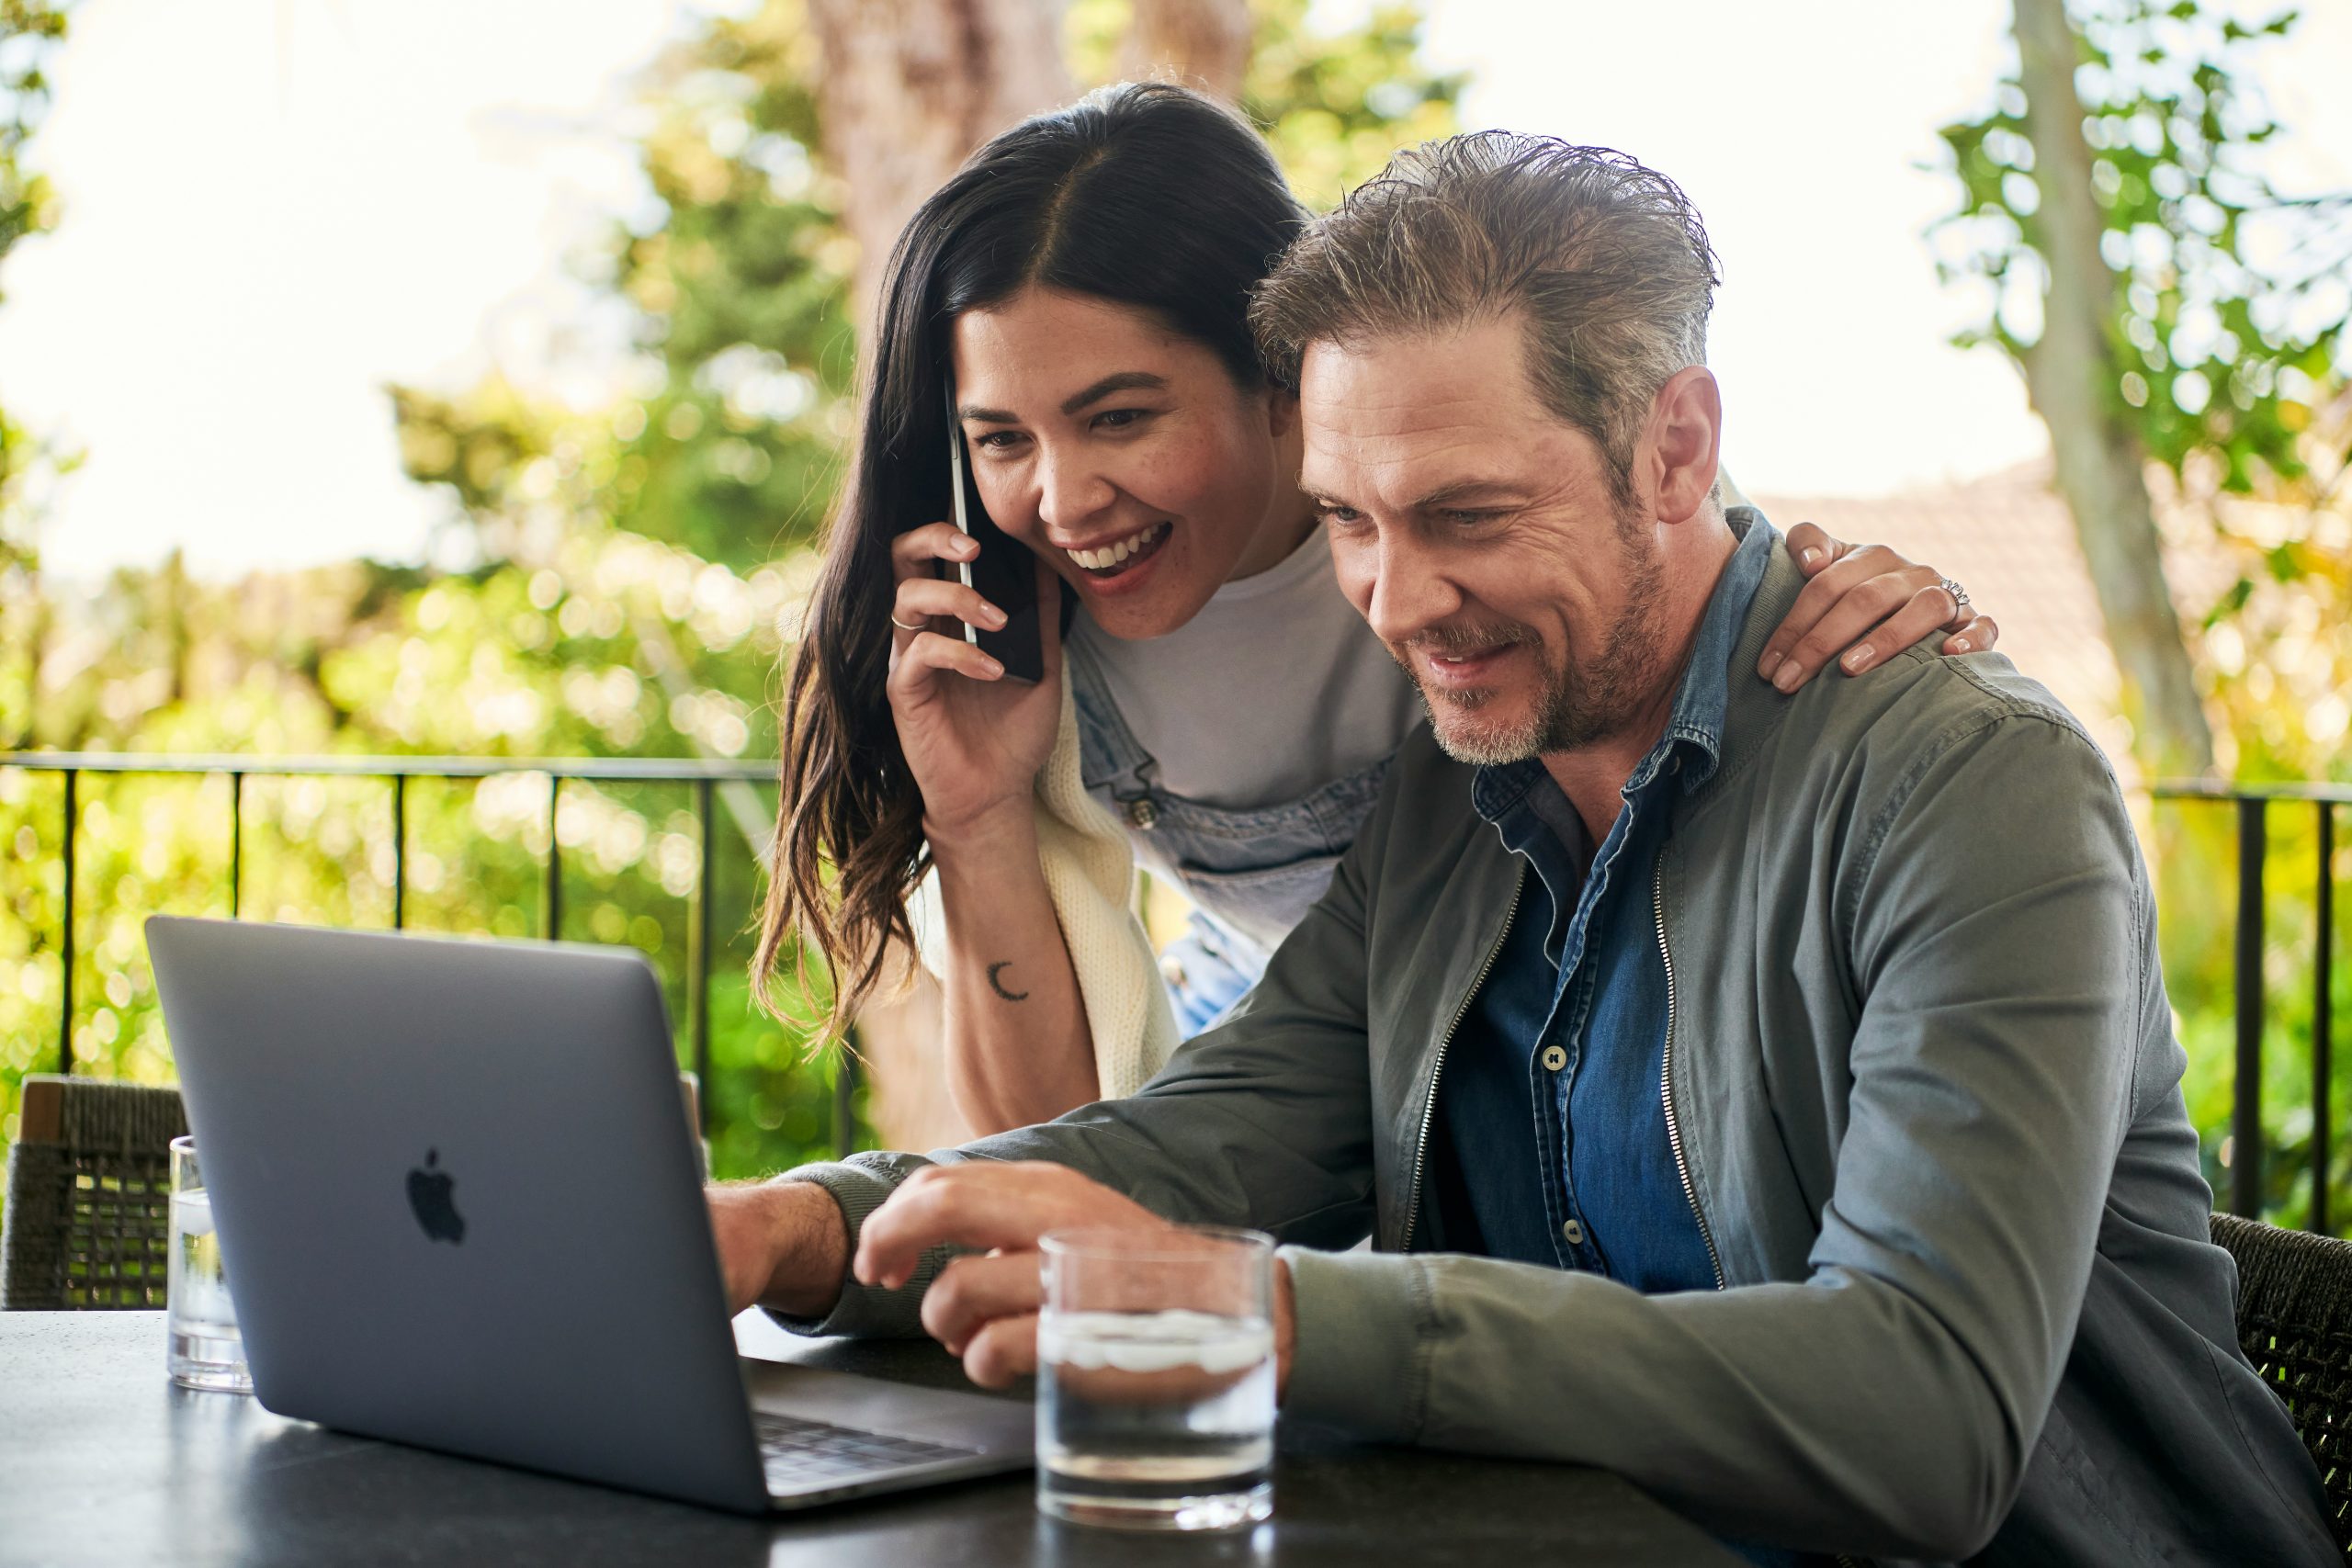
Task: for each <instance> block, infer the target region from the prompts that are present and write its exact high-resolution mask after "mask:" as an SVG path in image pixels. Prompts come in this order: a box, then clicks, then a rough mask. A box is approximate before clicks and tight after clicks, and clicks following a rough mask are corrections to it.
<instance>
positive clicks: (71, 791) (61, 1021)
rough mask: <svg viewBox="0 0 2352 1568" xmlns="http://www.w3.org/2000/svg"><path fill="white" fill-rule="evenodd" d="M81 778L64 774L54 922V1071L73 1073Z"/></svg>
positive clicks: (67, 773) (66, 771) (71, 770)
mask: <svg viewBox="0 0 2352 1568" xmlns="http://www.w3.org/2000/svg"><path fill="white" fill-rule="evenodd" d="M81 778H82V775H81V774H79V773H75V772H74V770H73V769H71V768H68V769H66V770H65V854H64V857H63V858H64V863H65V903H64V907H63V909H62V913H61V918H60V919H59V920H58V928H59V941H58V944H57V945H58V950H59V952H60V953H62V954H63V956H64V959H65V962H64V964H62V966H61V967H60V968H59V970H58V976H59V978H60V980H61V981H62V986H61V987H60V991H59V1001H58V1010H57V1070H58V1071H59V1072H61V1073H70V1072H72V1071H73V1070H74V823H75V822H76V821H78V820H79V819H80V817H81V810H80V806H81V803H80V800H79V798H78V796H79V794H80V788H79V786H80V784H81Z"/></svg>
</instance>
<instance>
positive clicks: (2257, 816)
mask: <svg viewBox="0 0 2352 1568" xmlns="http://www.w3.org/2000/svg"><path fill="white" fill-rule="evenodd" d="M2149 793H2150V794H2151V795H2154V798H2156V799H2158V800H2171V801H2211V802H2213V803H2216V804H2221V805H2230V806H2233V807H2235V808H2236V811H2237V829H2238V830H2237V845H2238V847H2237V862H2238V918H2237V944H2236V987H2235V988H2236V996H2235V1002H2234V1009H2233V1010H2234V1014H2235V1022H2236V1025H2237V1029H2236V1035H2237V1039H2236V1045H2237V1049H2236V1053H2235V1060H2234V1062H2233V1075H2232V1086H2233V1087H2232V1094H2233V1100H2232V1101H2231V1109H2230V1150H2229V1170H2230V1190H2229V1205H2230V1213H2233V1214H2242V1215H2244V1216H2245V1217H2246V1218H2248V1219H2259V1218H2261V1216H2262V1042H2263V1033H2264V1030H2263V1024H2264V1022H2265V1014H2264V1010H2263V976H2262V952H2263V942H2264V938H2265V935H2266V922H2267V908H2268V900H2267V897H2265V889H2264V881H2265V877H2266V875H2267V867H2268V863H2269V858H2270V813H2271V810H2272V808H2273V807H2278V808H2279V809H2281V810H2286V809H2290V808H2292V807H2308V808H2309V809H2310V810H2311V811H2312V812H2313V813H2314V816H2315V825H2316V828H2317V839H2318V844H2317V854H2318V862H2319V864H2318V876H2317V878H2316V879H2315V882H2316V886H2315V890H2314V895H2313V897H2314V904H2315V907H2314V908H2313V910H2312V915H2313V925H2314V930H2313V940H2312V1089H2311V1094H2312V1136H2311V1150H2312V1156H2311V1184H2312V1191H2311V1208H2310V1212H2309V1213H2308V1214H2307V1215H2306V1217H2305V1221H2304V1224H2305V1225H2306V1227H2307V1228H2308V1229H2311V1230H2313V1231H2317V1232H2319V1233H2321V1234H2322V1235H2327V1234H2331V1233H2330V1231H2329V1223H2328V1222H2329V1215H2328V1201H2327V1185H2328V1168H2329V1166H2330V1165H2331V1164H2332V1163H2333V1161H2332V1159H2331V1157H2330V1156H2332V1154H2333V1153H2334V1148H2333V1144H2334V1128H2333V1126H2332V1125H2331V1116H2330V1111H2331V1110H2332V1107H2333V1105H2334V1093H2335V1064H2334V1061H2333V1060H2332V1057H2333V1055H2334V1047H2335V1041H2334V1034H2335V1018H2334V1008H2335V808H2336V807H2339V806H2343V805H2346V804H2352V788H2346V787H2345V786H2343V785H2340V784H2261V785H2254V786H2246V785H2239V784H2207V783H2203V782H2199V781H2188V782H2167V783H2164V784H2157V785H2156V786H2155V787H2154V789H2153V790H2151V791H2150V792H2149Z"/></svg>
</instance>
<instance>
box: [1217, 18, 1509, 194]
mask: <svg viewBox="0 0 2352 1568" xmlns="http://www.w3.org/2000/svg"><path fill="white" fill-rule="evenodd" d="M1308 8H1309V6H1308V0H1251V5H1250V11H1251V13H1252V14H1253V15H1254V16H1255V17H1256V18H1257V23H1258V38H1257V48H1256V51H1254V52H1253V53H1252V54H1251V55H1250V71H1249V74H1248V77H1247V79H1246V80H1245V81H1244V82H1243V84H1242V89H1241V107H1243V108H1244V109H1245V110H1246V111H1248V113H1249V115H1250V118H1251V119H1253V120H1255V121H1257V123H1258V124H1259V125H1260V126H1261V127H1262V128H1263V129H1264V130H1265V133H1266V140H1267V141H1269V142H1271V143H1272V145H1273V149H1274V156H1275V157H1276V158H1278V159H1279V160H1281V163H1282V165H1283V172H1284V173H1285V174H1287V175H1289V176H1290V182H1291V188H1292V189H1294V190H1295V191H1297V192H1298V195H1299V198H1300V199H1301V200H1303V201H1305V202H1306V204H1307V205H1308V206H1309V207H1312V208H1314V209H1317V210H1318V211H1320V210H1322V209H1327V208H1330V207H1334V206H1337V205H1338V204H1339V200H1340V197H1342V196H1344V195H1346V194H1347V193H1348V191H1350V190H1351V189H1352V188H1354V187H1355V186H1359V185H1361V184H1363V182H1364V181H1365V180H1368V179H1370V178H1371V177H1372V176H1373V175H1376V174H1378V173H1379V172H1380V171H1381V169H1382V167H1383V166H1385V164H1387V162H1388V160H1389V158H1390V156H1391V155H1392V154H1394V153H1395V152H1396V151H1397V148H1399V147H1400V146H1411V145H1413V144H1415V143H1417V142H1421V141H1431V140H1433V139H1435V138H1437V137H1441V136H1451V135H1453V133H1454V132H1455V131H1457V130H1460V129H1461V125H1460V123H1459V121H1458V120H1457V118H1455V111H1456V108H1457V107H1458V105H1459V102H1460V99H1461V96H1462V88H1463V86H1464V84H1465V83H1466V82H1467V81H1468V80H1469V78H1468V76H1467V75H1466V74H1464V73H1441V72H1434V71H1431V70H1430V68H1429V67H1428V65H1427V64H1426V63H1424V62H1423V61H1422V60H1421V58H1420V47H1421V12H1420V7H1419V6H1415V5H1398V4H1386V5H1381V6H1375V7H1374V10H1373V13H1372V15H1371V16H1370V17H1368V18H1367V19H1366V20H1365V22H1364V23H1363V26H1362V27H1359V28H1349V29H1346V30H1343V31H1336V32H1329V33H1326V32H1320V31H1317V30H1316V29H1314V28H1309V27H1308V26H1307V22H1306V14H1307V11H1308Z"/></svg>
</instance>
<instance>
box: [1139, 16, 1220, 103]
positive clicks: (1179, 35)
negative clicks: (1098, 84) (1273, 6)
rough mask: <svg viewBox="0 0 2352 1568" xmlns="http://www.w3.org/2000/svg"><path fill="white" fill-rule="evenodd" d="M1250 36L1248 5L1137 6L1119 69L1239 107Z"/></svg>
mask: <svg viewBox="0 0 2352 1568" xmlns="http://www.w3.org/2000/svg"><path fill="white" fill-rule="evenodd" d="M1119 68H1120V70H1121V71H1122V72H1123V73H1125V74H1126V75H1128V76H1130V77H1144V76H1149V77H1156V78H1159V80H1162V81H1170V82H1181V83H1182V84H1183V85H1186V86H1188V87H1197V88H1198V89H1200V90H1201V91H1202V92H1204V93H1207V94H1210V95H1212V96H1216V97H1219V98H1223V99H1224V100H1225V101H1226V102H1227V103H1235V102H1238V101H1239V99H1240V97H1241V79H1242V76H1243V74H1244V73H1246V72H1247V71H1248V70H1249V68H1250V0H1135V20H1134V22H1133V24H1132V25H1131V27H1130V28H1129V30H1128V32H1127V42H1126V47H1125V49H1124V50H1122V51H1120V55H1119Z"/></svg>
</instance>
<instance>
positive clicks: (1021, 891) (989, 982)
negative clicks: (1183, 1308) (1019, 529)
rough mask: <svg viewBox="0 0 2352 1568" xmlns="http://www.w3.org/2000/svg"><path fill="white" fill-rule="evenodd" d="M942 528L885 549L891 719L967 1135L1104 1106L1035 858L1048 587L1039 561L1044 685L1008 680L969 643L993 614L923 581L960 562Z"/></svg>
mask: <svg viewBox="0 0 2352 1568" xmlns="http://www.w3.org/2000/svg"><path fill="white" fill-rule="evenodd" d="M974 549H975V547H974V545H973V543H972V541H971V540H970V539H969V538H967V537H966V536H964V535H963V534H961V533H959V532H957V531H956V528H955V527H954V526H953V525H949V524H945V523H933V524H929V525H925V526H923V527H920V528H914V529H910V530H909V531H908V532H907V533H905V534H902V535H900V536H899V538H898V540H897V542H896V543H895V544H894V545H893V547H892V549H891V557H892V562H893V566H894V568H895V570H896V575H897V579H898V586H897V589H896V593H895V597H894V599H893V601H892V606H891V611H890V618H891V622H892V624H893V625H894V626H895V627H896V628H897V630H896V631H895V633H894V634H893V637H894V641H893V643H892V647H891V653H890V682H889V687H890V713H891V717H892V719H893V721H894V722H895V723H896V725H897V727H898V731H899V746H900V748H901V750H904V751H905V753H906V758H907V766H908V768H909V769H910V771H911V772H912V773H914V776H915V783H916V784H917V786H918V787H919V788H920V789H921V790H922V805H923V818H922V825H923V837H924V839H925V840H926V841H927V842H928V843H929V844H930V846H931V858H932V863H933V865H934V866H936V867H937V868H938V872H939V892H940V902H941V906H942V913H943V914H944V917H945V924H946V928H947V933H946V934H947V942H946V948H947V955H948V957H947V973H946V974H945V975H944V976H942V980H943V986H942V989H943V990H944V993H945V1008H944V1010H945V1015H946V1016H945V1029H944V1035H945V1047H946V1056H947V1089H948V1093H949V1095H950V1097H951V1098H952V1099H953V1100H955V1102H956V1111H958V1112H959V1113H960V1114H961V1115H962V1116H963V1118H964V1120H965V1121H966V1122H967V1124H969V1126H970V1127H971V1129H972V1131H973V1133H974V1134H978V1135H980V1136H986V1135H987V1134H991V1133H1001V1132H1004V1131H1006V1130H1007V1129H1008V1128H1012V1127H1026V1126H1028V1125H1030V1124H1031V1123H1033V1122H1050V1121H1052V1120H1053V1119H1054V1118H1055V1117H1057V1116H1059V1115H1060V1114H1061V1113H1062V1112H1063V1111H1071V1110H1075V1109H1076V1108H1077V1107H1079V1106H1081V1105H1085V1104H1087V1103H1089V1102H1090V1101H1092V1100H1098V1099H1100V1098H1102V1096H1101V1092H1100V1090H1099V1089H1098V1087H1097V1085H1096V1081H1095V1074H1094V1045H1093V1040H1092V1037H1091V1034H1090V1033H1089V1032H1088V1029H1087V1026H1086V1006H1085V1002H1084V999H1083V998H1081V997H1080V994H1079V989H1078V976H1077V972H1076V971H1075V970H1074V969H1073V968H1072V967H1071V964H1070V957H1069V948H1068V947H1067V946H1066V945H1065V944H1064V943H1063V941H1062V933H1061V925H1060V922H1059V921H1058V920H1057V919H1056V918H1055V915H1054V907H1053V903H1052V900H1051V899H1050V898H1049V897H1048V896H1047V894H1046V876H1045V873H1044V872H1043V871H1042V870H1041V869H1040V868H1039V866H1038V863H1037V830H1036V817H1035V809H1036V808H1035V804H1034V800H1035V790H1036V778H1037V772H1038V770H1039V769H1040V768H1042V767H1044V766H1045V764H1046V758H1047V757H1048V756H1050V755H1051V754H1052V751H1053V746H1054V737H1055V735H1056V734H1057V731H1058V729H1059V727H1060V723H1061V711H1062V710H1061V705H1062V685H1061V638H1060V624H1059V619H1058V617H1057V616H1056V615H1054V614H1053V609H1052V607H1053V606H1055V605H1056V604H1058V602H1059V601H1058V598H1057V595H1058V593H1059V592H1060V589H1059V586H1058V583H1057V580H1056V579H1055V577H1054V576H1053V574H1052V573H1051V571H1049V570H1047V569H1046V566H1045V564H1044V563H1043V562H1040V563H1038V566H1037V593H1038V600H1039V604H1040V605H1041V606H1042V607H1043V609H1044V613H1043V614H1041V615H1039V617H1038V619H1039V621H1040V623H1041V626H1042V629H1043V631H1042V635H1043V637H1044V640H1045V654H1046V672H1045V673H1046V678H1045V679H1044V680H1042V681H1040V682H1037V683H1036V684H1035V685H1034V686H1033V685H1028V684H1025V683H1023V682H1017V681H1007V680H1006V679H1005V678H1004V671H1003V670H1002V669H1001V667H1000V666H999V665H998V664H997V662H996V660H993V659H990V658H989V656H988V655H986V654H984V653H982V652H981V651H980V650H979V649H978V648H977V647H975V646H974V645H972V644H970V643H967V642H966V641H964V640H963V637H962V632H963V627H964V626H965V625H966V624H970V625H973V626H989V627H993V626H1001V625H1002V624H1003V619H1004V617H1003V615H1002V613H1001V611H1000V610H999V609H998V608H997V606H994V605H992V604H989V603H988V601H987V600H985V599H983V598H982V597H981V596H980V595H979V594H978V593H977V592H974V591H973V590H972V589H969V588H967V587H964V586H963V585H962V584H961V583H958V582H956V581H951V580H948V579H944V578H939V577H935V576H933V574H932V563H933V561H951V562H952V561H959V560H968V559H969V558H971V556H972V554H973V552H974Z"/></svg>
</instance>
